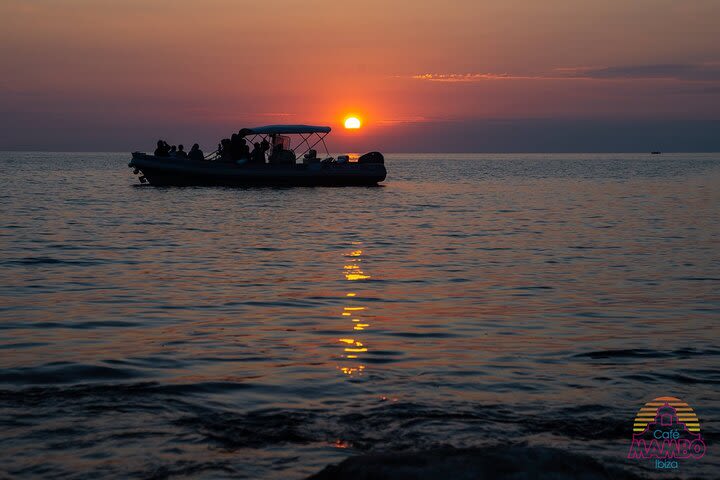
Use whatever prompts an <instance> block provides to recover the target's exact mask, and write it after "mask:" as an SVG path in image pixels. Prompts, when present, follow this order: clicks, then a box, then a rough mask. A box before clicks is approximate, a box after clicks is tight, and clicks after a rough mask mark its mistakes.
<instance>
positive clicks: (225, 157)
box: [218, 138, 232, 163]
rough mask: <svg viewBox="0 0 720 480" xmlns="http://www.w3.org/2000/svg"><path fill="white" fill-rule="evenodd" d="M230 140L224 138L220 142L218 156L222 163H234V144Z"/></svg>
mask: <svg viewBox="0 0 720 480" xmlns="http://www.w3.org/2000/svg"><path fill="white" fill-rule="evenodd" d="M230 142H231V141H230V139H229V138H223V139H222V140H220V147H219V148H218V156H219V157H220V161H221V162H226V163H230V162H232V144H231V143H230Z"/></svg>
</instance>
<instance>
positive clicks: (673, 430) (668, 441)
mask: <svg viewBox="0 0 720 480" xmlns="http://www.w3.org/2000/svg"><path fill="white" fill-rule="evenodd" d="M705 449H706V447H705V442H704V441H703V439H702V435H701V433H700V421H699V420H698V417H697V415H696V414H695V411H694V410H693V409H692V408H691V407H690V405H688V404H687V403H685V402H683V401H682V400H680V399H679V398H675V397H658V398H655V399H653V400H651V401H649V402H647V403H646V404H645V405H644V406H643V407H642V408H641V409H640V410H639V411H638V413H637V415H636V416H635V422H634V423H633V436H632V444H631V445H630V451H629V452H628V458H633V459H650V460H653V461H654V466H655V468H657V469H661V470H665V469H670V470H676V469H678V468H680V460H698V459H700V458H702V457H703V456H704V455H705Z"/></svg>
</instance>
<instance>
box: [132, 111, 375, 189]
mask: <svg viewBox="0 0 720 480" xmlns="http://www.w3.org/2000/svg"><path fill="white" fill-rule="evenodd" d="M330 131H331V128H330V127H326V126H313V125H267V126H263V127H256V128H243V129H242V130H240V131H239V133H238V135H240V136H241V137H242V138H245V139H246V141H248V143H249V145H250V146H252V145H253V144H254V143H255V142H258V143H261V144H264V145H266V146H267V148H266V149H267V151H266V152H265V153H263V154H262V157H263V158H262V159H261V160H260V161H256V162H252V161H249V159H241V160H230V159H228V158H227V156H225V155H222V153H221V151H220V150H221V149H220V148H219V149H218V151H215V152H213V153H212V154H210V155H208V156H207V157H205V158H204V159H203V160H199V159H196V160H192V159H189V158H185V157H176V156H156V155H151V154H147V153H142V152H133V153H132V160H131V161H130V163H129V164H128V166H129V167H130V168H133V169H134V173H135V174H136V175H138V176H139V179H140V182H141V183H149V184H150V185H155V186H211V185H212V186H216V185H217V186H334V187H344V186H375V185H377V184H378V183H380V182H382V181H383V180H385V177H386V175H387V170H386V169H385V158H384V157H383V155H382V154H381V153H380V152H370V153H366V154H365V155H361V156H360V157H358V158H357V159H356V160H354V159H353V160H351V159H350V156H349V155H340V156H338V157H337V158H333V157H331V156H330V154H329V153H328V149H327V145H326V143H325V137H326V136H327V135H328V134H329V133H330ZM293 139H295V140H296V142H295V143H296V146H295V147H294V148H293V147H292V142H293ZM263 142H266V143H263ZM319 144H322V145H323V147H325V148H324V149H325V153H326V157H325V158H320V157H318V156H317V150H316V149H315V147H316V146H317V145H319ZM298 158H299V159H300V160H301V162H298Z"/></svg>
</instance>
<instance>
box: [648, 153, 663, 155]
mask: <svg viewBox="0 0 720 480" xmlns="http://www.w3.org/2000/svg"><path fill="white" fill-rule="evenodd" d="M660 154H662V152H650V155H660Z"/></svg>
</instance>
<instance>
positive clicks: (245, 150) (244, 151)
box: [240, 138, 250, 160]
mask: <svg viewBox="0 0 720 480" xmlns="http://www.w3.org/2000/svg"><path fill="white" fill-rule="evenodd" d="M240 158H241V159H245V160H250V147H248V145H247V142H246V141H245V139H244V138H240Z"/></svg>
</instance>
